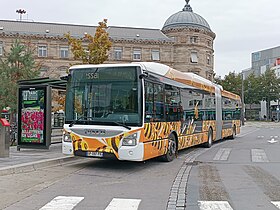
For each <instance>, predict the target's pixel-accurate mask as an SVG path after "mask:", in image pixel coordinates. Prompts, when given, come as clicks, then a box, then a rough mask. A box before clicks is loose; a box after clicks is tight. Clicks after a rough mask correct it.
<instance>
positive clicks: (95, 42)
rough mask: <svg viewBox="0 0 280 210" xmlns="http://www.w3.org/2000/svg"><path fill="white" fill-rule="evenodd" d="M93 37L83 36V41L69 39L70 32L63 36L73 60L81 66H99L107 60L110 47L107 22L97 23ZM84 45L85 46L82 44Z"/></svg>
mask: <svg viewBox="0 0 280 210" xmlns="http://www.w3.org/2000/svg"><path fill="white" fill-rule="evenodd" d="M98 24H99V25H98V27H97V28H96V32H95V34H94V37H93V36H92V35H90V34H85V36H84V38H83V39H76V38H74V37H71V34H70V32H69V33H67V34H65V37H66V38H67V39H68V44H69V45H70V46H71V52H72V53H73V55H74V59H75V60H79V61H82V63H83V64H100V63H104V62H105V61H106V60H108V56H109V55H108V52H109V50H110V48H111V46H112V42H111V41H110V38H109V34H108V32H107V31H106V29H107V20H106V19H104V20H103V21H102V22H99V23H98ZM84 43H86V44H87V46H84V45H83V44H84Z"/></svg>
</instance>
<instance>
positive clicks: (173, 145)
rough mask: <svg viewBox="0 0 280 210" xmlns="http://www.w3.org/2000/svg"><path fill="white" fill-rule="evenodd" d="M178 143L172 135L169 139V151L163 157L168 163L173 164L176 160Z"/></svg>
mask: <svg viewBox="0 0 280 210" xmlns="http://www.w3.org/2000/svg"><path fill="white" fill-rule="evenodd" d="M177 149H178V148H177V142H176V137H175V135H174V134H173V133H172V134H170V136H169V137H168V149H167V152H166V154H165V155H163V160H164V161H166V162H171V161H172V160H174V158H175V157H176V154H177Z"/></svg>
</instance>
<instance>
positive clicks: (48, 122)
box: [17, 77, 66, 150]
mask: <svg viewBox="0 0 280 210" xmlns="http://www.w3.org/2000/svg"><path fill="white" fill-rule="evenodd" d="M18 86H19V88H18V126H17V141H18V144H17V150H20V148H36V149H49V146H50V144H51V133H52V90H53V89H56V90H66V81H65V80H60V79H51V78H49V77H45V78H38V79H31V80H21V81H18ZM60 118H61V116H60ZM60 121H63V118H62V120H61V119H60ZM61 124H63V123H60V125H61Z"/></svg>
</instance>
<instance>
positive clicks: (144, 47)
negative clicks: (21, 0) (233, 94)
mask: <svg viewBox="0 0 280 210" xmlns="http://www.w3.org/2000/svg"><path fill="white" fill-rule="evenodd" d="M97 21H98V20H96V22H97ZM109 22H110V21H109ZM95 30H96V26H89V25H73V24H59V23H45V22H44V23H42V22H29V21H13V20H0V57H4V56H5V55H4V52H8V51H9V49H10V47H11V45H12V43H13V42H14V40H16V39H20V40H21V41H22V42H23V43H25V42H27V43H31V44H32V45H34V48H35V49H36V51H35V53H36V54H35V55H34V56H35V59H36V61H37V62H39V63H40V64H41V66H42V67H41V75H42V76H50V75H51V76H52V77H59V76H61V75H63V74H65V72H66V71H67V69H68V68H69V66H70V65H73V64H76V63H77V61H75V60H74V56H73V54H72V52H71V49H70V47H69V46H68V42H67V39H65V37H64V34H66V33H68V32H69V33H70V34H71V35H72V36H73V37H75V38H81V39H83V37H84V35H85V34H92V35H94V34H95ZM107 32H108V33H109V36H110V39H111V41H112V48H111V49H110V52H109V59H108V61H106V63H127V62H138V61H144V62H158V63H163V64H166V65H169V66H170V67H173V68H175V69H177V70H180V71H183V72H193V73H196V74H198V75H200V76H202V77H204V78H207V79H210V80H213V77H214V71H213V63H214V59H213V53H214V50H213V41H214V39H215V33H214V32H212V30H211V28H210V26H209V24H208V23H207V21H206V20H205V19H204V18H203V17H201V16H200V15H198V14H196V13H194V12H193V10H192V8H191V6H190V4H189V0H186V5H185V7H184V8H183V10H182V11H179V12H177V13H175V14H173V15H171V16H170V17H169V18H168V19H167V20H166V22H165V23H164V25H163V27H162V29H150V28H134V27H117V26H108V28H107ZM84 44H85V45H86V43H84Z"/></svg>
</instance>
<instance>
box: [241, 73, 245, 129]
mask: <svg viewBox="0 0 280 210" xmlns="http://www.w3.org/2000/svg"><path fill="white" fill-rule="evenodd" d="M243 77H244V74H243V72H241V102H242V110H241V125H244V114H245V103H244V78H243Z"/></svg>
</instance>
